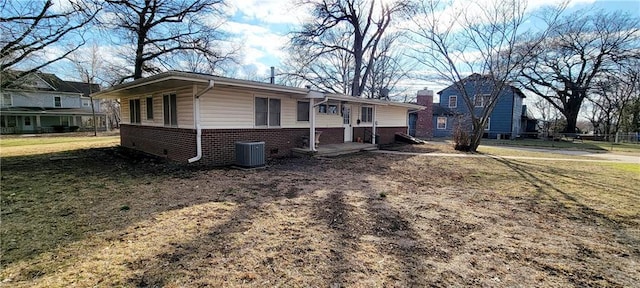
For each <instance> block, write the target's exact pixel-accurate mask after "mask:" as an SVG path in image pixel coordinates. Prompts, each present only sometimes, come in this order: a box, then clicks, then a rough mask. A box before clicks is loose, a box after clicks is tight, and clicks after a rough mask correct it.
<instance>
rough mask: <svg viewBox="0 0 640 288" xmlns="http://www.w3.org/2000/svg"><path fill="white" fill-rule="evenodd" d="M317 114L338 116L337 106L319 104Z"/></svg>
mask: <svg viewBox="0 0 640 288" xmlns="http://www.w3.org/2000/svg"><path fill="white" fill-rule="evenodd" d="M318 113H321V114H333V115H338V104H320V105H318Z"/></svg>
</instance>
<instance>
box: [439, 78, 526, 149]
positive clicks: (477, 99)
mask: <svg viewBox="0 0 640 288" xmlns="http://www.w3.org/2000/svg"><path fill="white" fill-rule="evenodd" d="M462 82H463V83H464V87H465V88H464V89H465V90H466V91H467V93H468V95H473V97H474V98H473V102H474V106H475V107H476V108H474V111H475V113H479V112H478V111H481V110H482V109H483V108H484V105H485V104H486V101H487V100H488V99H487V97H488V94H489V93H490V92H491V90H492V88H493V85H495V84H496V82H495V81H494V80H492V79H491V78H490V77H488V76H483V75H480V74H472V75H470V76H469V77H467V78H465V79H463V80H462ZM458 86H459V85H456V84H453V85H451V86H449V87H447V88H445V89H444V90H442V91H440V92H438V94H439V95H440V103H434V106H433V128H434V129H433V131H434V132H433V136H434V137H451V136H452V134H453V129H454V126H456V124H457V123H459V124H460V125H462V127H465V128H466V129H468V130H471V120H470V119H469V116H468V115H469V110H468V109H467V105H465V103H464V100H463V98H462V97H463V96H462V95H461V93H460V90H459V89H458ZM524 98H525V95H524V94H523V93H522V91H520V89H518V88H516V87H513V86H511V85H505V87H504V88H503V89H502V91H500V95H499V98H498V102H497V103H496V106H495V108H494V110H493V112H492V113H491V115H490V116H489V123H488V124H487V127H485V133H484V137H485V138H494V139H495V138H502V139H514V138H517V137H521V136H522V135H521V134H522V132H525V131H523V128H525V130H526V125H523V124H524V123H525V122H526V118H527V117H526V114H525V112H524V111H525V109H526V108H525V107H524V106H523V104H522V101H523V99H524ZM465 115H467V116H466V117H465ZM523 116H524V117H523Z"/></svg>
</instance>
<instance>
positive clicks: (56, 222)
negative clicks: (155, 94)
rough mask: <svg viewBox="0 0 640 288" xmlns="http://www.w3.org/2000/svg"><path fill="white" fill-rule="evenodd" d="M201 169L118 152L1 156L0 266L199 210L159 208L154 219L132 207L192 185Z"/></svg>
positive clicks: (160, 205) (123, 150)
mask: <svg viewBox="0 0 640 288" xmlns="http://www.w3.org/2000/svg"><path fill="white" fill-rule="evenodd" d="M203 169H207V168H206V167H205V168H203V167H196V166H184V165H178V164H174V163H170V162H167V161H165V159H162V158H159V157H152V156H149V155H145V154H141V153H137V152H135V151H132V150H129V149H126V148H120V147H109V148H94V149H83V150H74V151H66V152H59V153H50V154H40V155H30V156H17V157H3V158H2V172H1V174H2V176H1V177H2V191H1V193H2V197H1V203H0V204H1V211H2V220H3V227H2V229H1V230H0V231H1V232H2V235H0V236H1V238H2V239H3V241H2V245H1V248H2V253H3V256H2V260H1V263H0V264H1V265H3V266H5V265H9V264H11V263H13V262H17V261H23V260H28V259H32V258H34V257H37V256H38V255H40V254H42V253H45V252H49V251H52V250H53V249H56V247H60V246H63V245H66V244H69V243H72V242H75V241H79V240H82V239H84V238H85V237H86V236H87V235H88V234H89V233H99V232H101V231H107V230H113V229H121V228H123V227H126V226H129V225H131V224H132V223H135V222H137V221H141V220H143V219H146V218H148V217H150V216H152V214H153V213H159V212H162V211H167V210H171V209H179V208H180V207H181V206H182V205H190V204H193V203H176V202H168V203H157V205H155V207H153V211H151V212H153V213H137V211H136V210H135V209H136V208H137V207H131V205H132V204H131V203H133V202H134V201H133V200H134V199H133V198H132V197H138V196H139V194H138V192H139V191H133V190H135V189H143V190H144V189H147V188H148V189H149V190H151V189H153V187H154V185H156V184H157V183H159V182H163V181H171V179H189V178H191V177H194V176H195V175H197V174H198V173H199V171H201V170H203ZM158 191H159V190H158ZM151 194H153V193H151ZM156 196H157V197H161V198H169V195H164V196H163V195H156ZM205 201H209V199H204V198H203V199H201V201H200V202H205ZM129 209H131V211H128V210H129Z"/></svg>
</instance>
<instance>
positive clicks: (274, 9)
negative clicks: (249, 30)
mask: <svg viewBox="0 0 640 288" xmlns="http://www.w3.org/2000/svg"><path fill="white" fill-rule="evenodd" d="M228 12H229V13H230V15H234V14H236V13H238V12H239V13H241V14H243V16H244V18H245V20H258V21H260V22H264V23H277V24H298V23H300V20H301V19H304V18H305V17H307V16H308V13H307V11H305V9H301V8H300V7H296V6H295V4H294V3H293V1H282V0H242V1H235V3H233V4H232V6H231V7H230V9H229V11H228Z"/></svg>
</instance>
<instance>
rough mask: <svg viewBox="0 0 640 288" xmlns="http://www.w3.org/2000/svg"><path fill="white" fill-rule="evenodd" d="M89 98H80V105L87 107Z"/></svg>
mask: <svg viewBox="0 0 640 288" xmlns="http://www.w3.org/2000/svg"><path fill="white" fill-rule="evenodd" d="M89 104H90V103H89V100H87V99H82V107H89Z"/></svg>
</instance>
